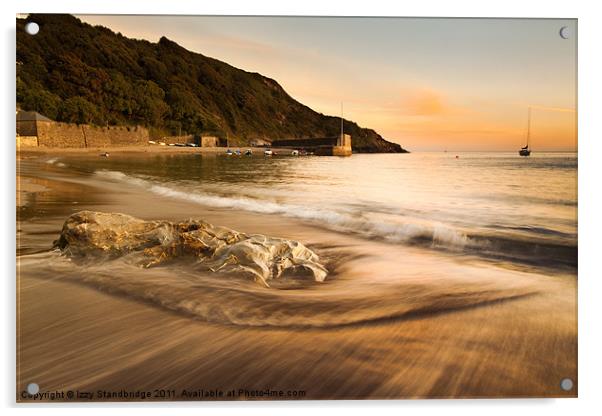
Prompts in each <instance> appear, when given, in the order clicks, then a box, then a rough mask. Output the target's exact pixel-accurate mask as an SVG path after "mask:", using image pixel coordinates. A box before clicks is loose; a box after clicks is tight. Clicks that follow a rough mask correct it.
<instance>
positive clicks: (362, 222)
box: [95, 170, 577, 267]
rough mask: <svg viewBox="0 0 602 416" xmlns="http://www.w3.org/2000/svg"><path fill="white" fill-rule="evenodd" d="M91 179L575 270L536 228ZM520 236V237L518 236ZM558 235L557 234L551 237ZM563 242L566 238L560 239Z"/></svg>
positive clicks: (566, 254) (106, 174)
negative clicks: (455, 222) (479, 226)
mask: <svg viewBox="0 0 602 416" xmlns="http://www.w3.org/2000/svg"><path fill="white" fill-rule="evenodd" d="M95 174H96V175H97V176H98V177H100V178H102V179H108V180H111V181H118V182H125V183H128V184H131V185H135V186H137V187H141V188H144V189H146V190H148V191H149V192H152V193H154V194H156V195H160V196H163V197H166V198H171V199H179V200H182V201H188V202H192V203H196V204H199V205H204V206H209V207H215V208H228V209H234V210H241V211H247V212H253V213H258V214H276V215H281V216H284V217H289V218H294V219H300V220H303V221H308V222H311V223H313V224H317V225H319V226H321V227H325V228H327V229H329V230H332V231H336V232H341V233H347V234H353V235H359V236H361V237H364V238H377V239H380V240H383V241H386V242H390V243H398V244H410V245H418V246H422V247H428V248H431V249H438V250H444V251H452V252H465V253H467V254H475V255H480V256H484V257H488V258H495V259H504V260H510V261H519V262H526V263H529V264H540V265H542V266H554V265H564V266H568V267H575V266H576V257H577V256H576V250H577V248H576V245H574V244H571V243H570V242H569V243H567V242H566V240H567V238H564V239H560V240H554V239H552V238H551V237H554V234H555V233H554V232H544V231H542V230H540V229H536V228H529V229H523V228H524V227H523V228H517V229H516V230H515V231H525V232H526V233H527V234H535V235H533V238H528V237H525V236H524V235H519V234H516V235H514V234H508V233H504V234H501V235H497V234H495V233H492V232H483V233H472V234H471V233H468V232H465V231H463V230H461V229H458V228H455V227H452V226H449V225H446V224H443V223H439V222H434V221H429V220H421V219H418V218H415V217H406V218H400V217H399V216H396V217H395V218H390V221H387V220H378V219H372V218H367V216H366V215H365V213H364V212H362V210H358V209H355V210H345V209H344V208H342V209H341V210H340V211H335V210H332V209H326V208H318V207H312V206H306V205H296V204H290V203H280V202H274V201H269V200H260V199H254V198H251V197H247V196H224V195H218V194H214V193H209V192H202V191H199V190H198V189H195V190H191V191H188V190H186V191H184V190H180V189H175V188H173V187H170V186H167V185H164V184H157V183H155V182H153V181H151V180H147V179H143V178H138V177H133V176H130V175H126V174H124V173H123V172H118V171H109V170H99V171H96V172H95ZM523 234H524V233H523ZM556 234H557V233H556ZM562 237H569V236H568V235H563V236H562Z"/></svg>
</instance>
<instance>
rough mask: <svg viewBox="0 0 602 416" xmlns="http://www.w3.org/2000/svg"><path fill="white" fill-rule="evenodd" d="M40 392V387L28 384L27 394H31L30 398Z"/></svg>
mask: <svg viewBox="0 0 602 416" xmlns="http://www.w3.org/2000/svg"><path fill="white" fill-rule="evenodd" d="M39 391H40V386H38V385H37V384H36V383H29V384H28V385H27V393H29V394H31V395H32V396H33V395H34V394H37V393H38V392H39Z"/></svg>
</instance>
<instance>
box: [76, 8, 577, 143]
mask: <svg viewBox="0 0 602 416" xmlns="http://www.w3.org/2000/svg"><path fill="white" fill-rule="evenodd" d="M78 17H79V18H80V19H82V20H83V21H85V22H88V23H90V24H94V25H102V26H106V27H108V28H110V29H112V30H113V31H115V32H121V33H122V34H123V35H125V36H128V37H132V38H137V39H146V40H149V41H151V42H157V41H158V40H159V38H160V37H161V36H166V37H167V38H169V39H171V40H173V41H175V42H177V43H178V44H180V45H182V46H183V47H185V48H187V49H189V50H191V51H194V52H198V53H201V54H203V55H206V56H210V57H213V58H216V59H219V60H222V61H225V62H227V63H229V64H231V65H233V66H235V67H238V68H241V69H244V70H246V71H251V72H259V73H261V74H263V75H265V76H268V77H270V78H273V79H275V80H276V81H278V82H279V83H280V85H282V86H283V88H284V89H285V90H286V91H287V92H288V93H289V94H290V95H291V96H292V97H294V98H295V99H297V100H298V101H300V102H302V103H303V104H305V105H308V106H309V107H311V108H312V109H314V110H316V111H319V112H322V113H324V114H329V115H337V116H338V115H340V114H341V102H342V103H343V112H344V117H345V118H346V119H349V120H353V121H355V122H357V123H358V124H359V125H360V126H362V127H369V128H372V129H374V130H376V131H377V132H378V133H380V134H381V135H382V136H383V137H384V138H386V139H387V140H390V141H393V142H397V143H399V144H401V145H402V146H403V147H405V148H407V149H409V150H413V151H420V150H426V151H439V150H444V149H447V150H448V151H454V150H456V151H469V150H475V151H479V150H500V151H502V150H516V149H518V147H520V146H522V145H524V142H525V140H526V129H527V114H528V108H529V107H531V108H532V121H531V141H530V143H531V146H532V148H533V149H534V150H553V151H574V150H576V147H577V137H576V105H577V103H576V91H577V82H576V71H577V65H576V57H577V40H576V38H577V36H576V34H577V22H576V20H572V19H567V20H560V19H442V18H440V19H437V18H391V17H388V18H387V17H385V18H332V17H317V18H316V17H233V16H123V15H122V16H117V15H83V16H82V15H80V16H78ZM562 27H566V28H567V29H566V32H565V33H567V34H568V35H569V36H568V39H564V38H562V37H561V36H560V33H559V31H560V29H561V28H562Z"/></svg>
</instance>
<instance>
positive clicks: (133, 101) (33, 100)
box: [17, 14, 405, 152]
mask: <svg viewBox="0 0 602 416" xmlns="http://www.w3.org/2000/svg"><path fill="white" fill-rule="evenodd" d="M29 20H31V21H35V22H36V23H38V24H39V25H40V32H39V33H38V34H37V35H35V36H31V35H28V34H26V33H25V31H24V30H23V26H24V24H25V23H26V22H27V21H29ZM17 103H18V104H19V105H20V106H21V108H23V109H24V110H35V111H38V112H40V113H42V114H44V115H46V116H48V117H50V118H51V119H54V120H57V121H66V122H74V123H89V124H96V125H101V126H103V125H107V124H109V125H130V124H142V125H145V126H147V127H149V128H150V129H151V134H152V135H153V136H160V135H167V134H178V133H181V134H184V133H213V134H217V135H220V136H226V135H227V136H228V137H229V139H230V140H231V142H234V143H238V144H247V143H249V142H250V141H251V140H253V139H267V140H271V139H277V138H312V137H325V136H336V135H337V134H338V132H339V130H340V119H339V118H337V117H332V116H327V115H324V114H320V113H317V112H315V111H313V110H312V109H311V108H309V107H307V106H305V105H303V104H301V103H299V102H298V101H296V100H294V99H293V98H292V97H291V96H289V95H288V94H287V93H286V91H284V89H283V88H282V87H281V86H280V85H279V84H278V83H277V82H276V81H274V80H273V79H270V78H267V77H265V76H263V75H261V74H257V73H251V72H246V71H243V70H241V69H238V68H235V67H233V66H231V65H228V64H227V63H225V62H221V61H218V60H216V59H213V58H209V57H206V56H204V55H201V54H198V53H193V52H190V51H188V50H186V49H184V48H183V47H181V46H179V45H178V44H176V43H175V42H172V41H170V40H169V39H167V38H165V37H162V38H161V39H160V41H159V42H158V43H151V42H148V41H144V40H136V39H129V38H126V37H124V36H123V35H121V34H120V33H114V32H112V31H111V30H109V29H107V28H104V27H100V26H91V25H88V24H86V23H83V22H81V21H80V20H79V19H77V18H75V17H73V16H70V15H48V14H35V15H33V14H32V15H30V16H29V17H28V18H27V19H17ZM345 131H346V133H350V134H351V135H352V137H353V150H354V151H359V152H404V151H405V150H404V149H402V148H401V146H399V145H398V144H395V143H390V142H387V141H386V140H384V139H383V138H382V137H381V136H380V135H379V134H378V133H376V132H375V131H374V130H371V129H367V128H361V127H359V126H358V125H357V124H356V123H354V122H352V121H348V120H345Z"/></svg>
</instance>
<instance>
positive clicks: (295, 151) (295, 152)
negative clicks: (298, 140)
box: [291, 150, 299, 156]
mask: <svg viewBox="0 0 602 416" xmlns="http://www.w3.org/2000/svg"><path fill="white" fill-rule="evenodd" d="M291 156H299V151H298V150H293V151H292V152H291Z"/></svg>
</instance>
